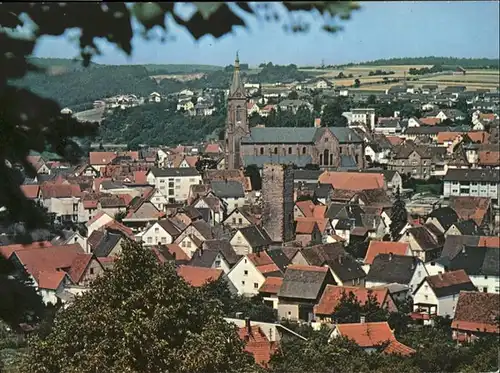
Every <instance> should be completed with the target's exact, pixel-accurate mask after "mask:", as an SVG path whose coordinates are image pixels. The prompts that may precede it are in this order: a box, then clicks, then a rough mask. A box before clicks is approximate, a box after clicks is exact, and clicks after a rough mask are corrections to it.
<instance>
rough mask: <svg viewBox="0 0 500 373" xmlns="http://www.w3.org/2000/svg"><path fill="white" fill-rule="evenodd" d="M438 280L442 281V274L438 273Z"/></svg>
mask: <svg viewBox="0 0 500 373" xmlns="http://www.w3.org/2000/svg"><path fill="white" fill-rule="evenodd" d="M438 276H439V279H440V280H443V274H442V273H441V272H439V273H438Z"/></svg>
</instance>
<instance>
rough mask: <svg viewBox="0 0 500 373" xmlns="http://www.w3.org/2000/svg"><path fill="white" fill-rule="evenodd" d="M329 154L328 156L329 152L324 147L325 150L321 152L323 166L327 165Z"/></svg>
mask: <svg viewBox="0 0 500 373" xmlns="http://www.w3.org/2000/svg"><path fill="white" fill-rule="evenodd" d="M329 156H330V152H329V151H328V149H325V151H324V152H323V161H324V165H325V166H328V165H329V163H328V160H329V159H328V158H329Z"/></svg>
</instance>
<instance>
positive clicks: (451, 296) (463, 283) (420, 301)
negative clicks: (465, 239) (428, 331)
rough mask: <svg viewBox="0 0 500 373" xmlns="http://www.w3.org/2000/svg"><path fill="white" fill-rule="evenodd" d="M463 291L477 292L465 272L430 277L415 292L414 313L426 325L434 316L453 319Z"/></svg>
mask: <svg viewBox="0 0 500 373" xmlns="http://www.w3.org/2000/svg"><path fill="white" fill-rule="evenodd" d="M462 290H465V291H475V290H476V287H475V286H474V285H473V284H472V282H471V280H470V278H469V276H468V275H467V273H465V271H464V270H459V271H452V272H446V273H442V274H437V275H434V276H428V277H426V278H425V279H424V280H423V281H422V282H421V283H420V285H419V286H418V287H417V288H416V289H415V290H414V291H413V312H414V313H415V314H419V315H420V319H423V320H424V323H426V321H428V320H430V317H432V316H443V317H444V316H450V317H451V318H453V316H454V315H455V307H456V305H457V301H458V294H459V293H460V291H462Z"/></svg>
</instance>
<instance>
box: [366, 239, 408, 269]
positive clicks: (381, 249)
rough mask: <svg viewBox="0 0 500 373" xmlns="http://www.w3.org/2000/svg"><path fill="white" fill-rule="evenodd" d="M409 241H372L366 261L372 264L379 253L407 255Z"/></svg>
mask: <svg viewBox="0 0 500 373" xmlns="http://www.w3.org/2000/svg"><path fill="white" fill-rule="evenodd" d="M408 248H409V246H408V243H406V242H389V241H370V244H369V245H368V250H367V251H366V255H365V259H364V261H363V262H364V263H365V264H372V263H373V259H375V257H376V256H377V255H379V254H390V253H393V254H394V255H407V254H408V253H407V252H408Z"/></svg>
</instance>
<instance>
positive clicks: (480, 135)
mask: <svg viewBox="0 0 500 373" xmlns="http://www.w3.org/2000/svg"><path fill="white" fill-rule="evenodd" d="M467 136H469V138H470V139H471V140H472V141H474V142H475V143H481V144H484V143H487V142H489V140H490V134H489V133H488V132H486V131H470V132H467Z"/></svg>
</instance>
